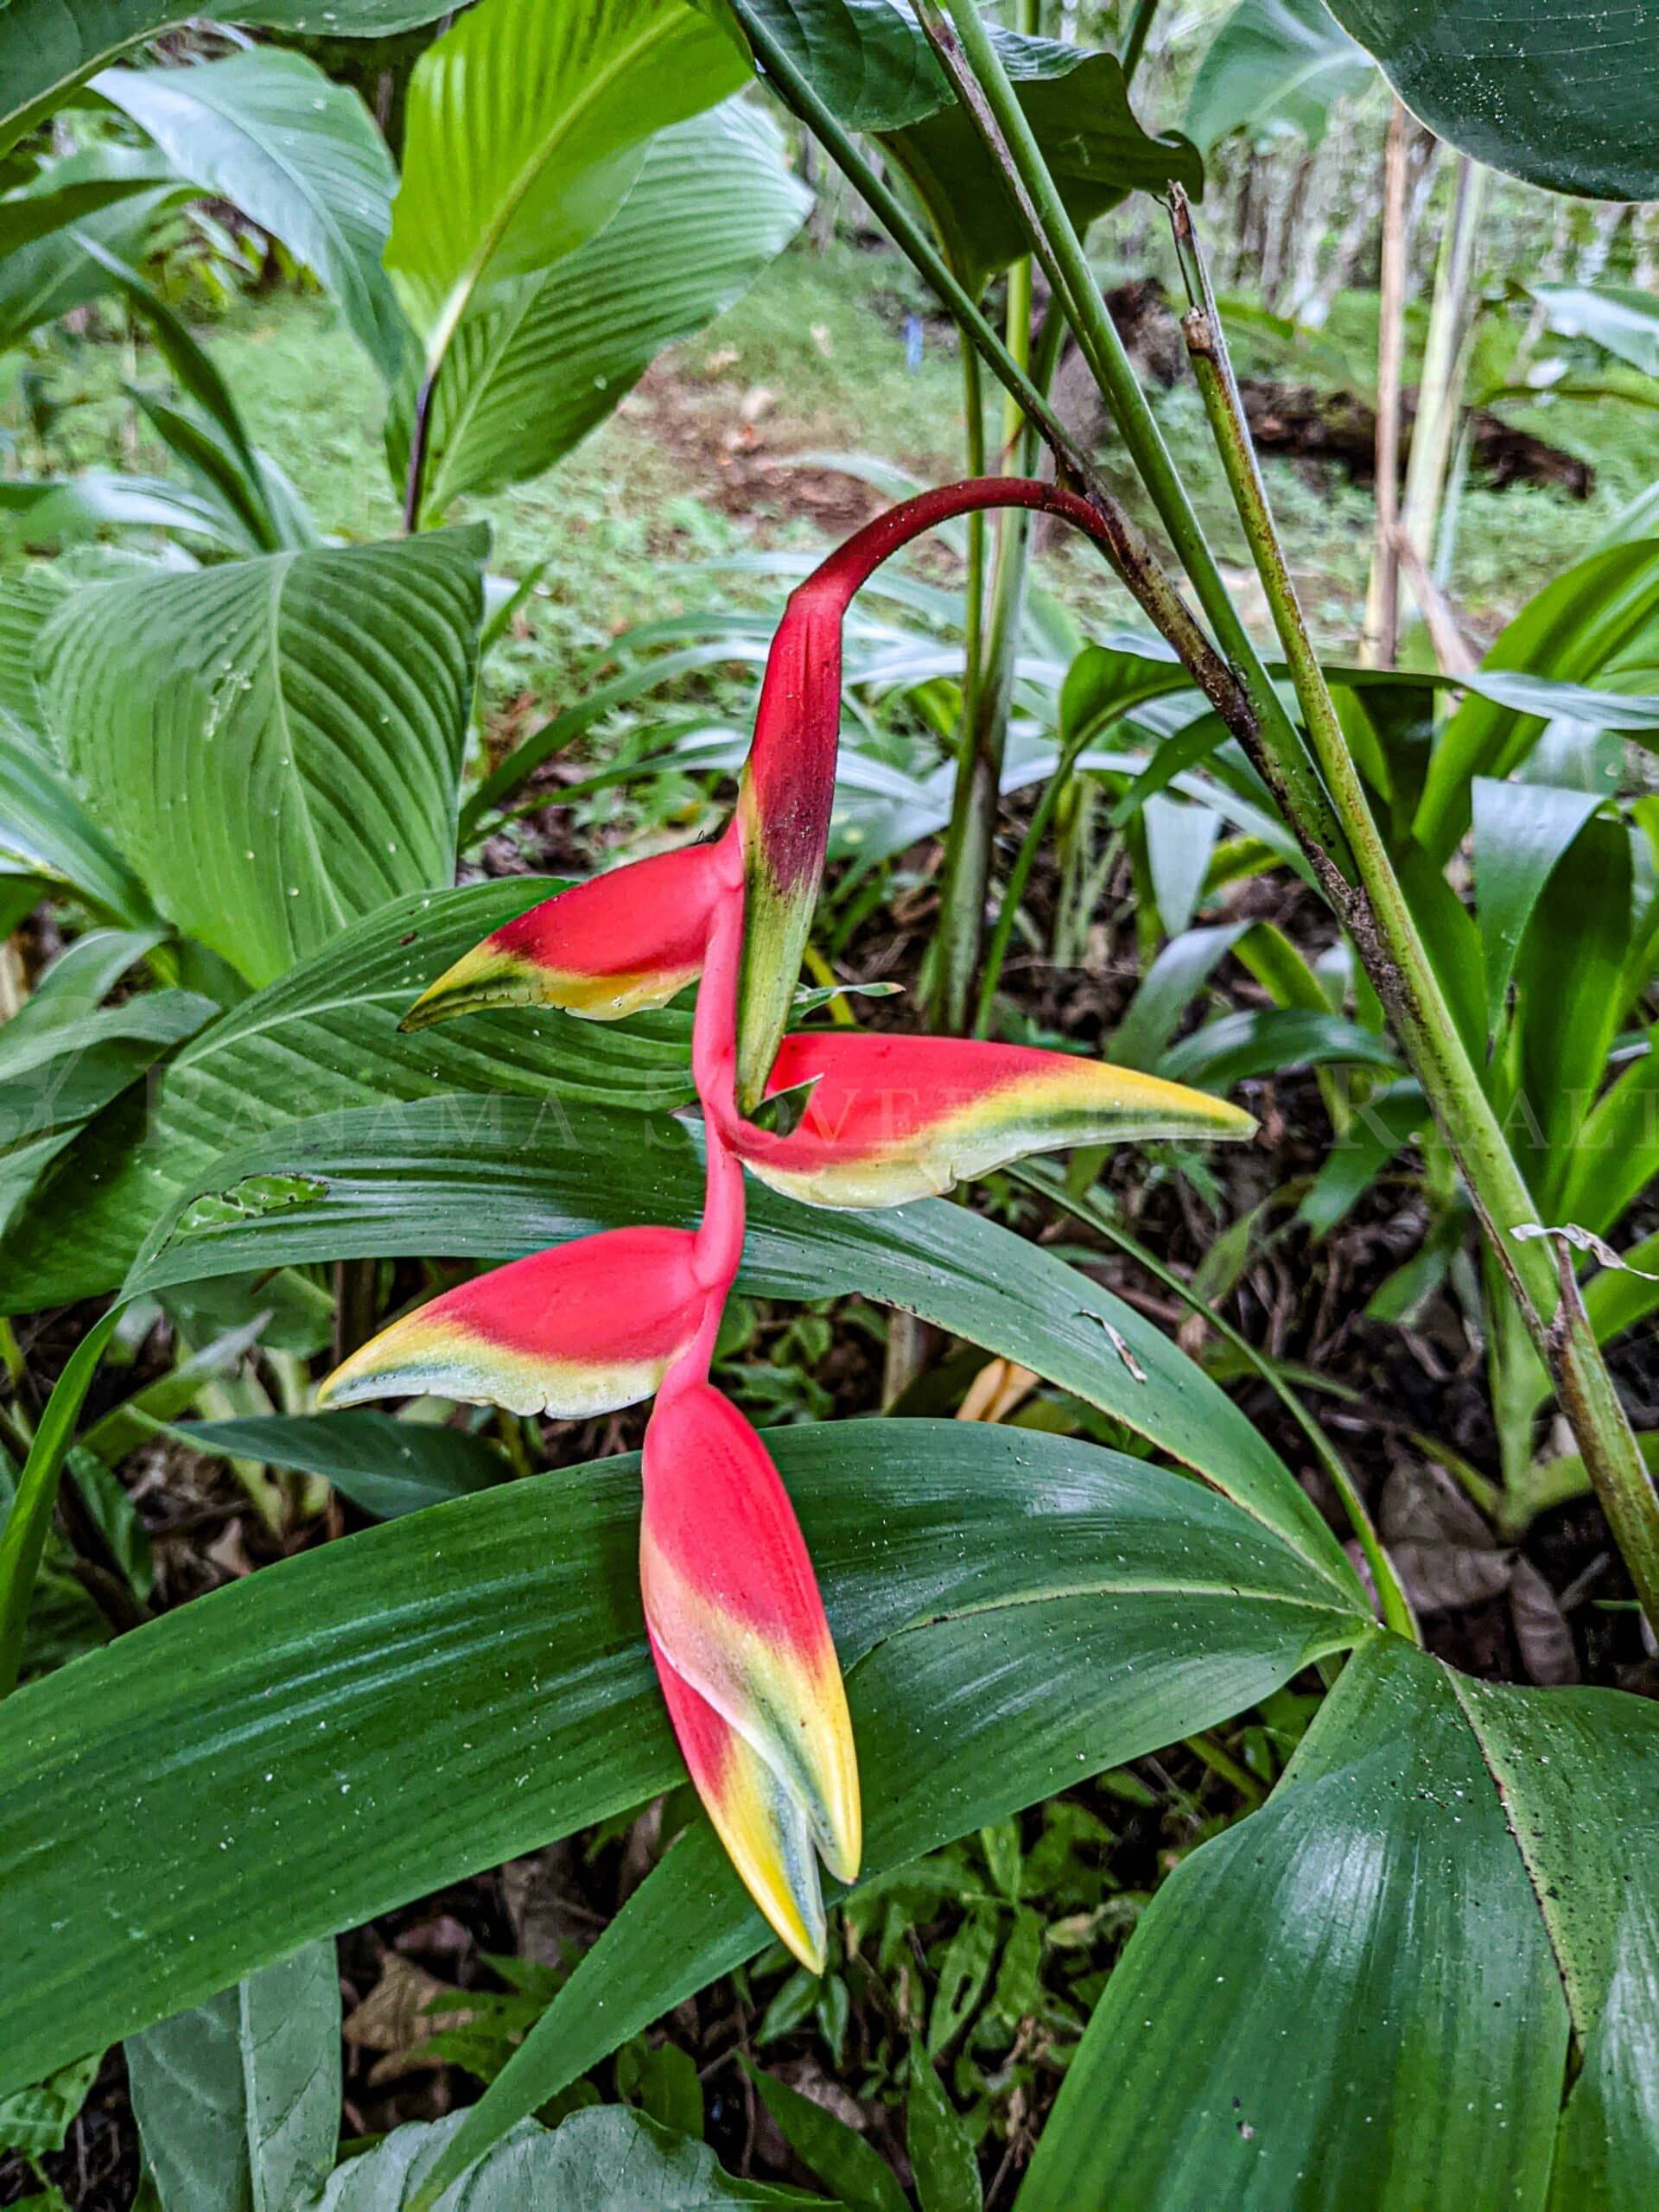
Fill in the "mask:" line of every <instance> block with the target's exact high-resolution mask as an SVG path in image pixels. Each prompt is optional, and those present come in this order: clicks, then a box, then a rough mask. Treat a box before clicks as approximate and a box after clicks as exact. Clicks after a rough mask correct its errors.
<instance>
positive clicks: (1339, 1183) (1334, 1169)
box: [1296, 1078, 1428, 1236]
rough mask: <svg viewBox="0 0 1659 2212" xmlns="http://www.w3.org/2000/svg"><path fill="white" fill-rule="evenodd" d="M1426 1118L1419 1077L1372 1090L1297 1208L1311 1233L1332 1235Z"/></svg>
mask: <svg viewBox="0 0 1659 2212" xmlns="http://www.w3.org/2000/svg"><path fill="white" fill-rule="evenodd" d="M1427 1120H1428V1101H1427V1099H1426V1098H1425V1097H1424V1096H1423V1090H1422V1085H1421V1084H1420V1083H1417V1082H1416V1081H1415V1080H1414V1079H1409V1078H1408V1080H1406V1081H1405V1082H1402V1083H1391V1084H1384V1086H1383V1089H1382V1090H1375V1091H1373V1092H1372V1093H1371V1096H1370V1097H1369V1098H1368V1099H1366V1100H1365V1102H1364V1103H1363V1105H1361V1106H1359V1107H1358V1108H1357V1109H1356V1111H1355V1114H1354V1117H1353V1119H1352V1121H1351V1122H1350V1123H1349V1125H1348V1127H1347V1128H1345V1129H1344V1131H1343V1133H1342V1135H1341V1136H1340V1137H1339V1138H1338V1140H1337V1141H1336V1142H1335V1143H1334V1144H1333V1145H1332V1147H1331V1149H1330V1151H1329V1152H1328V1153H1326V1154H1325V1159H1324V1161H1323V1163H1322V1164H1321V1166H1320V1168H1319V1173H1318V1174H1317V1175H1316V1176H1315V1177H1314V1178H1313V1184H1312V1185H1311V1186H1310V1188H1309V1190H1308V1192H1307V1195H1306V1198H1303V1200H1302V1202H1301V1204H1300V1205H1299V1206H1298V1207H1297V1209H1296V1218H1297V1220H1298V1221H1300V1222H1302V1223H1304V1224H1306V1227H1307V1230H1308V1232H1309V1234H1310V1235H1312V1236H1329V1235H1330V1233H1331V1231H1332V1230H1333V1229H1334V1228H1335V1227H1336V1226H1337V1224H1338V1222H1340V1221H1341V1220H1343V1219H1344V1217H1345V1216H1346V1214H1347V1213H1348V1211H1349V1210H1350V1208H1351V1207H1352V1206H1354V1205H1357V1203H1358V1201H1359V1199H1360V1198H1362V1197H1363V1195H1364V1193H1365V1192H1367V1191H1368V1190H1369V1189H1370V1186H1371V1185H1372V1184H1373V1183H1374V1182H1375V1181H1376V1178H1377V1177H1378V1176H1379V1175H1380V1174H1381V1173H1383V1169H1384V1168H1385V1167H1386V1166H1388V1164H1389V1161H1390V1160H1392V1159H1393V1158H1394V1156H1395V1153H1397V1152H1398V1151H1400V1150H1401V1148H1402V1146H1404V1145H1406V1144H1408V1143H1409V1142H1410V1141H1411V1139H1412V1138H1413V1137H1414V1136H1415V1135H1416V1134H1417V1132H1418V1131H1419V1130H1420V1129H1421V1128H1423V1127H1424V1125H1425V1124H1426V1123H1427Z"/></svg>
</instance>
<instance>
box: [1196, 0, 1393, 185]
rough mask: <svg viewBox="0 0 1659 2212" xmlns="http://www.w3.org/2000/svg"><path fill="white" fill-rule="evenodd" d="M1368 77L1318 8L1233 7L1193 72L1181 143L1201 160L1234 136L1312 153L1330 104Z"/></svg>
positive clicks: (1313, 0)
mask: <svg viewBox="0 0 1659 2212" xmlns="http://www.w3.org/2000/svg"><path fill="white" fill-rule="evenodd" d="M1375 81H1376V64H1375V63H1374V62H1373V61H1372V60H1371V58H1370V54H1367V53H1366V52H1365V50H1364V48H1363V47H1360V46H1357V45H1356V44H1355V43H1354V41H1353V40H1352V39H1351V38H1350V37H1349V35H1348V34H1347V32H1346V31H1344V29H1343V28H1342V26H1341V25H1340V24H1339V23H1338V22H1335V21H1334V20H1333V18H1332V15H1331V11H1330V10H1329V9H1328V8H1326V7H1325V4H1324V0H1239V4H1238V6H1237V7H1236V8H1235V9H1234V10H1233V11H1232V13H1231V15H1230V16H1228V18H1227V20H1226V21H1225V22H1224V23H1223V24H1222V26H1221V28H1220V29H1219V30H1218V31H1217V33H1216V34H1215V35H1214V37H1213V38H1212V39H1211V41H1210V43H1209V45H1208V46H1207V47H1206V48H1205V53H1204V59H1203V60H1201V61H1200V62H1199V64H1198V75H1197V76H1196V77H1195V78H1194V79H1193V80H1192V94H1191V96H1190V98H1189V99H1188V100H1187V104H1186V131H1187V136H1188V137H1190V138H1191V139H1192V142H1193V143H1194V144H1195V145H1197V146H1198V147H1200V148H1202V149H1203V150H1204V151H1205V153H1206V154H1207V153H1208V152H1209V151H1210V150H1211V148H1212V147H1214V146H1217V145H1219V144H1220V143H1221V141H1222V140H1223V139H1224V138H1227V137H1230V136H1231V135H1232V133H1233V132H1234V131H1235V130H1243V131H1245V132H1248V134H1249V138H1250V142H1251V143H1252V145H1254V146H1260V147H1268V146H1271V145H1272V143H1273V142H1274V140H1275V139H1276V138H1281V137H1288V136H1294V137H1300V138H1301V139H1303V140H1304V141H1305V142H1306V144H1307V145H1308V146H1309V147H1310V148H1312V147H1315V146H1318V145H1319V143H1320V142H1321V140H1322V139H1323V138H1324V137H1325V126H1326V124H1328V123H1329V122H1330V119H1331V111H1332V108H1333V107H1335V105H1336V104H1337V102H1338V100H1340V99H1355V98H1357V96H1358V94H1360V93H1361V92H1364V91H1366V90H1367V89H1368V88H1369V87H1370V86H1371V85H1372V84H1373V83H1374V82H1375Z"/></svg>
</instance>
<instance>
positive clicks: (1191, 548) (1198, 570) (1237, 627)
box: [917, 0, 1345, 862]
mask: <svg viewBox="0 0 1659 2212" xmlns="http://www.w3.org/2000/svg"><path fill="white" fill-rule="evenodd" d="M949 5H950V16H951V21H952V22H954V24H955V26H956V29H955V31H954V33H953V32H952V29H951V27H950V23H948V22H946V21H945V19H944V16H943V15H942V14H941V12H940V9H939V5H938V0H918V7H917V15H918V20H919V22H921V25H922V28H923V29H924V30H925V32H926V33H927V35H928V38H929V40H930V41H931V43H932V46H933V48H934V51H935V52H936V53H937V54H938V57H939V60H940V63H941V65H942V66H943V67H944V70H945V72H946V73H947V74H948V75H949V76H950V80H951V82H952V84H953V85H954V86H956V89H957V96H958V98H959V99H961V100H962V102H963V106H964V107H965V108H966V110H967V111H968V113H969V117H970V118H971V119H972V121H973V122H974V124H976V127H977V128H978V130H979V131H980V134H981V136H982V137H983V138H984V140H985V143H986V146H987V149H988V151H989V153H990V155H991V158H992V160H993V161H994V162H995V163H996V164H997V166H998V168H1000V169H1001V172H1002V174H1003V176H1004V178H1005V180H1006V181H1007V183H1008V185H1009V187H1010V188H1011V190H1012V191H1013V193H1014V200H1015V204H1016V206H1017V207H1019V208H1020V213H1021V215H1022V216H1023V218H1024V219H1025V221H1026V224H1027V229H1028V230H1029V231H1030V232H1031V236H1032V240H1033V245H1035V247H1036V250H1037V253H1038V257H1039V260H1040V261H1041V262H1042V264H1043V266H1044V268H1045V270H1046V271H1047V274H1048V277H1049V281H1050V283H1052V285H1053V287H1054V289H1055V292H1056V294H1057V296H1058V297H1059V299H1060V301H1061V302H1062V303H1063V305H1064V308H1065V313H1066V318H1067V320H1068V321H1070V323H1071V327H1072V329H1073V331H1074V332H1075V334H1076V335H1077V342H1078V344H1079V345H1080V346H1082V348H1083V351H1084V358H1085V359H1087V361H1088V363H1089V365H1090V370H1091V371H1092V372H1093V373H1094V375H1095V378H1096V382H1097V383H1098V385H1099V386H1100V389H1101V391H1102V393H1103V395H1104V397H1105V398H1106V400H1107V402H1108V404H1109V406H1110V408H1111V410H1112V415H1113V418H1114V420H1115V421H1116V423H1117V427H1118V429H1119V431H1120V433H1121V434H1122V438H1123V442H1124V443H1125V445H1126V446H1127V447H1128V449H1129V454H1130V458H1131V459H1132V460H1133V461H1134V462H1135V468H1136V470H1137V472H1138V473H1139V474H1140V477H1141V482H1142V483H1143V484H1144V485H1145V486H1146V488H1147V492H1148V493H1149V494H1150V495H1151V499H1152V502H1153V505H1154V507H1155V508H1156V509H1157V511H1158V515H1159V518H1160V520H1161V522H1162V523H1163V525H1164V528H1165V529H1166V531H1168V533H1169V537H1170V542H1171V543H1172V544H1173V546H1174V548H1175V552H1176V556H1177V557H1178V559H1179V562H1180V563H1181V566H1182V567H1183V568H1184V569H1185V571H1186V573H1187V575H1188V576H1189V577H1190V578H1191V580H1192V588H1193V591H1194V592H1195V594H1197V597H1198V605H1199V607H1200V608H1201V609H1202V610H1203V613H1204V614H1205V618H1206V620H1208V622H1209V624H1210V626H1211V631H1212V632H1213V633H1214V635H1215V637H1216V639H1217V642H1218V644H1219V645H1220V647H1221V650H1222V652H1223V653H1224V655H1225V656H1226V658H1227V660H1228V662H1229V664H1230V667H1231V669H1232V671H1233V673H1234V675H1235V676H1236V679H1237V682H1238V683H1239V684H1240V686H1241V687H1242V689H1243V693H1244V696H1245V697H1246V699H1247V700H1248V701H1249V707H1250V709H1251V714H1252V716H1253V719H1254V721H1255V725H1256V726H1257V728H1258V729H1259V732H1260V734H1261V740H1262V745H1263V747H1265V749H1266V752H1267V753H1268V758H1269V760H1270V761H1271V764H1272V768H1273V771H1274V777H1273V780H1274V782H1275V783H1281V784H1282V785H1284V786H1285V789H1286V791H1287V794H1288V798H1289V800H1290V802H1291V804H1293V805H1294V818H1295V819H1296V820H1297V821H1299V822H1306V823H1317V824H1318V828H1317V831H1316V833H1315V834H1316V836H1317V840H1318V842H1319V844H1320V845H1321V847H1322V848H1323V849H1325V851H1327V852H1329V853H1333V854H1334V855H1336V856H1337V858H1338V861H1339V862H1340V861H1341V860H1342V859H1343V858H1344V855H1345V846H1344V838H1343V834H1342V829H1341V827H1340V825H1339V824H1338V820H1337V817H1336V816H1335V815H1334V814H1333V812H1332V808H1331V805H1330V803H1329V801H1328V800H1327V798H1326V797H1325V793H1324V791H1322V790H1321V789H1320V787H1319V777H1318V775H1317V773H1316V772H1315V770H1314V767H1313V761H1312V760H1311V759H1310V758H1309V755H1308V751H1307V747H1306V745H1305V744H1304V742H1303V741H1302V737H1301V735H1300V732H1299V731H1298V730H1297V728H1296V726H1295V724H1294V721H1292V720H1291V717H1290V715H1289V714H1288V712H1287V709H1286V708H1285V706H1284V703H1283V702H1282V701H1281V698H1280V697H1279V695H1278V693H1277V692H1276V691H1275V690H1274V688H1273V684H1272V682H1271V680H1270V678H1269V677H1268V671H1267V669H1266V666H1265V665H1264V664H1263V662H1262V656H1261V655H1260V653H1259V652H1257V651H1256V648H1255V641H1254V640H1253V639H1252V638H1251V636H1250V633H1249V631H1248V630H1247V629H1246V627H1245V626H1244V622H1243V618H1242V616H1241V615H1240V614H1239V612H1238V609H1237V608H1236V607H1235V606H1234V604H1233V600H1232V595H1231V594H1230V592H1229V591H1228V588H1227V586H1226V583H1225V582H1224V580H1223V577H1222V574H1221V570H1220V569H1219V568H1218V567H1217V563H1216V558H1215V556H1214V554H1213V553H1212V552H1211V550H1210V546H1209V543H1208V542H1207V540H1206V539H1205V535H1204V531H1203V529H1202V527H1201V526H1200V524H1199V522H1198V516H1197V514H1196V513H1195V512H1194V511H1193V507H1192V501H1191V499H1189V498H1188V496H1187V492H1186V486H1185V484H1184V483H1183V482H1182V480H1181V478H1180V474H1179V471H1178V470H1177V468H1176V467H1175V464H1174V461H1173V460H1172V459H1171V457H1170V453H1169V448H1167V447H1166V445H1165V443H1164V440H1163V435H1162V433H1161V432H1160V429H1159V428H1158V425H1157V423H1156V421H1155V420H1154V416H1153V412H1152V410H1151V408H1150V406H1149V405H1148V404H1147V397H1146V394H1145V393H1144V392H1143V391H1141V385H1140V380H1139V379H1138V378H1137V377H1136V375H1135V370H1134V368H1133V366H1132V365H1131V364H1130V361H1129V357H1128V353H1126V352H1125V351H1124V348H1123V341H1122V339H1121V338H1120V337H1119V336H1118V334H1117V327H1116V324H1115V323H1114V322H1113V321H1112V318H1111V316H1110V315H1109V314H1108V313H1107V311H1106V303H1105V302H1104V300H1103V298H1102V297H1101V295H1100V288H1099V286H1098V284H1096V282H1095V276H1094V271H1093V270H1092V269H1090V265H1089V257H1088V254H1087V252H1086V251H1084V244H1083V240H1082V238H1081V237H1080V236H1079V234H1078V232H1077V226H1076V225H1075V224H1074V223H1073V222H1072V220H1071V216H1070V214H1069V213H1067V211H1066V207H1065V201H1064V200H1062V198H1061V197H1060V192H1059V188H1058V186H1057V185H1056V183H1055V181H1054V179H1053V177H1052V175H1051V173H1050V171H1049V168H1048V164H1047V162H1046V161H1045V160H1044V158H1043V153H1042V149H1041V148H1040V147H1039V145H1038V143H1037V139H1036V136H1035V134H1034V133H1033V130H1032V128H1031V125H1030V124H1029V123H1027V120H1026V115H1025V111H1024V109H1023V108H1021V106H1020V102H1019V99H1018V97H1017V96H1016V94H1015V92H1014V86H1013V83H1012V81H1011V79H1009V76H1008V73H1007V70H1006V69H1005V68H1004V67H1003V65H1002V58H1001V54H998V52H997V50H996V48H995V46H994V45H993V43H992V41H991V37H990V34H989V33H988V31H987V29H986V28H985V25H984V23H983V22H982V20H981V17H980V13H979V7H978V0H949ZM1222 711H1223V712H1225V710H1224V709H1222Z"/></svg>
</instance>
